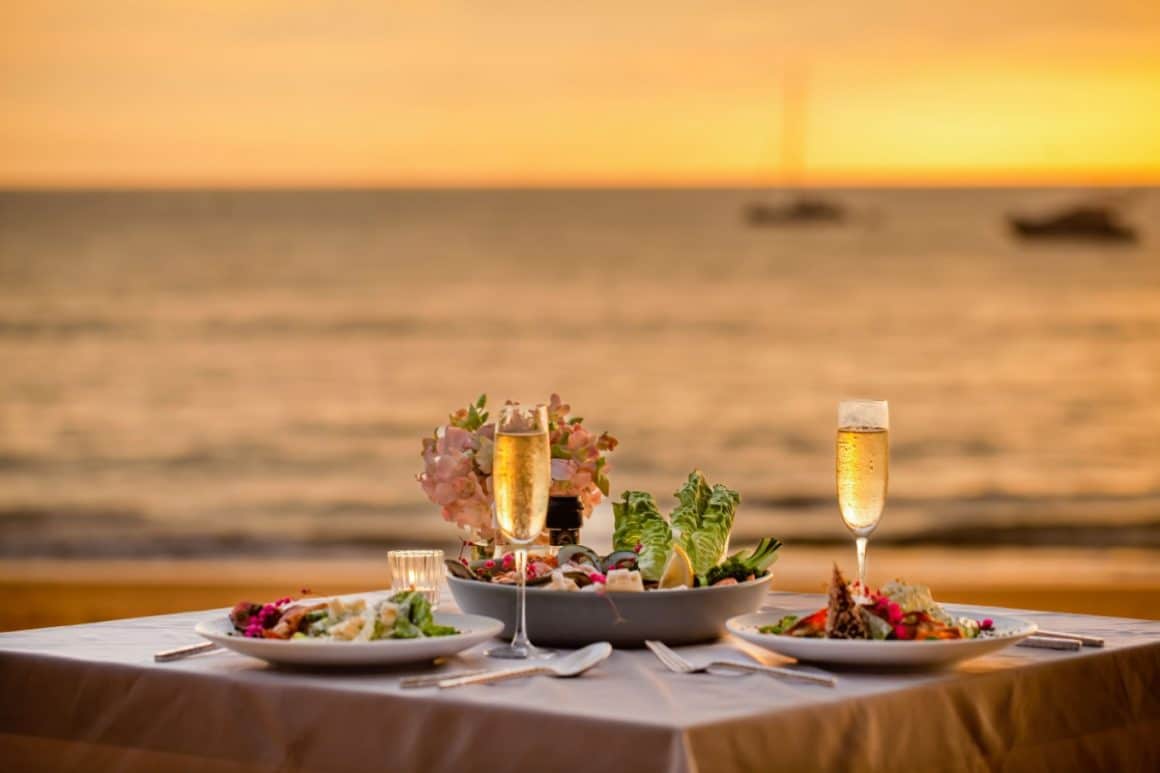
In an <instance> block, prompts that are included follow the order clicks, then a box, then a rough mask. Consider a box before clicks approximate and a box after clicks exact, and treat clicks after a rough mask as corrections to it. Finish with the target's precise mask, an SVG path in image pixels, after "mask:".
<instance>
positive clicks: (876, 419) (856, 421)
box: [837, 400, 890, 590]
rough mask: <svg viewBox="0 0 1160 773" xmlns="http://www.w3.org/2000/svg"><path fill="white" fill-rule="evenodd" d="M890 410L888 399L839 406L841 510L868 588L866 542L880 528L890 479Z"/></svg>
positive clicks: (838, 461)
mask: <svg viewBox="0 0 1160 773" xmlns="http://www.w3.org/2000/svg"><path fill="white" fill-rule="evenodd" d="M889 434H890V408H889V406H888V405H887V404H886V401H885V400H844V401H842V402H840V403H838V447H837V483H838V508H839V509H840V510H841V511H842V520H843V521H845V522H846V528H847V529H849V530H850V531H851V532H852V533H853V535H854V542H855V544H856V545H857V548H858V582H859V583H861V585H862V589H863V590H865V589H866V587H867V585H866V542H867V540H868V539H869V538H870V534H871V532H873V531H874V529H875V528H876V527H877V526H878V521H879V519H880V518H881V517H882V508H883V507H884V506H885V505H886V486H887V482H888V481H889V480H890V443H889Z"/></svg>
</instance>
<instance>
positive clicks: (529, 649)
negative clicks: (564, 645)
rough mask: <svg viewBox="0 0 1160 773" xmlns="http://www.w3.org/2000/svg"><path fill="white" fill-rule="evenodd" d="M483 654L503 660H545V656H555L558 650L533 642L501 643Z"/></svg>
mask: <svg viewBox="0 0 1160 773" xmlns="http://www.w3.org/2000/svg"><path fill="white" fill-rule="evenodd" d="M483 654H484V655H487V656H488V657H489V658H501V659H503V660H544V659H545V658H554V657H555V656H556V650H549V649H544V648H542V647H536V646H533V645H531V644H521V645H515V644H501V645H500V646H498V647H492V648H491V649H489V650H488V651H487V652H485V653H483Z"/></svg>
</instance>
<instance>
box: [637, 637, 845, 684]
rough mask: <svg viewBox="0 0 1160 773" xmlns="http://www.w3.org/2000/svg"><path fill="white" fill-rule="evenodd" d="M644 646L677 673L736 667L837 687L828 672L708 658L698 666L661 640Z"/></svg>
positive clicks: (835, 680)
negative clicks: (811, 671) (707, 660)
mask: <svg viewBox="0 0 1160 773" xmlns="http://www.w3.org/2000/svg"><path fill="white" fill-rule="evenodd" d="M644 645H645V646H646V647H648V648H649V649H650V650H652V653H653V654H654V655H656V656H657V658H658V659H659V660H660V661H661V663H664V665H665V668H667V669H669V670H670V671H675V672H676V673H678V674H697V673H700V672H702V671H708V670H709V669H710V668H713V667H715V666H721V667H725V668H736V669H740V670H742V671H752V672H757V673H761V674H770V675H772V676H780V677H783V678H786V679H800V680H801V681H803V682H810V683H811V684H821V685H825V686H826V687H837V686H838V680H837V679H835V678H834V677H832V676H830V675H829V674H824V675H823V674H810V673H806V672H804V671H794V670H792V669H789V668H781V667H779V666H763V665H761V664H760V663H743V662H741V661H738V660H710V661H709V662H707V663H703V664H701V665H699V666H697V665H693V664H692V663H690V662H689V661H687V660H685V659H684V658H683V657H681V656H680V655H678V654H677V653H676V652H675V651H673V650H672V649H670V648H669V647H668V646H667V645H665V644H664V643H663V642H659V641H646V642H645V643H644Z"/></svg>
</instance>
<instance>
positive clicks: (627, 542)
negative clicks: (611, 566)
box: [612, 491, 673, 580]
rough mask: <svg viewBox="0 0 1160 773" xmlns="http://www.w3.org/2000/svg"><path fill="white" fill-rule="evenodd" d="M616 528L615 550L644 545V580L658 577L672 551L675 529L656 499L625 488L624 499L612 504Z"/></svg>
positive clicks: (640, 563)
mask: <svg viewBox="0 0 1160 773" xmlns="http://www.w3.org/2000/svg"><path fill="white" fill-rule="evenodd" d="M612 513H613V516H614V518H615V528H614V530H613V532H612V547H613V549H614V550H635V549H636V546H637V545H640V546H641V551H640V555H639V557H638V558H637V568H638V569H640V575H641V577H642V578H643V579H645V580H659V579H660V576H661V572H662V571H663V570H664V568H665V561H666V560H667V559H668V557H669V551H671V550H672V545H673V532H672V529H671V528H670V527H669V524H668V521H666V520H665V519H664V516H662V515H661V511H660V510H659V509H658V508H657V503H656V500H655V499H653V496H652V494H649V493H648V492H646V491H625V492H624V494H622V495H621V501H620V502H615V503H613V505H612Z"/></svg>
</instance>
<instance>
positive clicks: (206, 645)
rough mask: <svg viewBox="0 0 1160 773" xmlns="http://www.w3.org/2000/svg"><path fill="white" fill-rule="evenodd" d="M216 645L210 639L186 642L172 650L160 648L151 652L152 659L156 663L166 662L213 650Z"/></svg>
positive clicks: (216, 647)
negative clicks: (199, 641) (198, 642)
mask: <svg viewBox="0 0 1160 773" xmlns="http://www.w3.org/2000/svg"><path fill="white" fill-rule="evenodd" d="M216 649H218V645H217V644H215V643H213V642H212V641H203V642H201V643H200V644H187V645H185V646H184V647H177V648H176V649H172V650H162V651H161V652H155V653H153V660H154V661H155V662H157V663H168V662H170V661H173V660H181V659H182V658H188V657H189V656H190V655H200V654H201V653H203V652H213V651H214V650H216Z"/></svg>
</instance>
